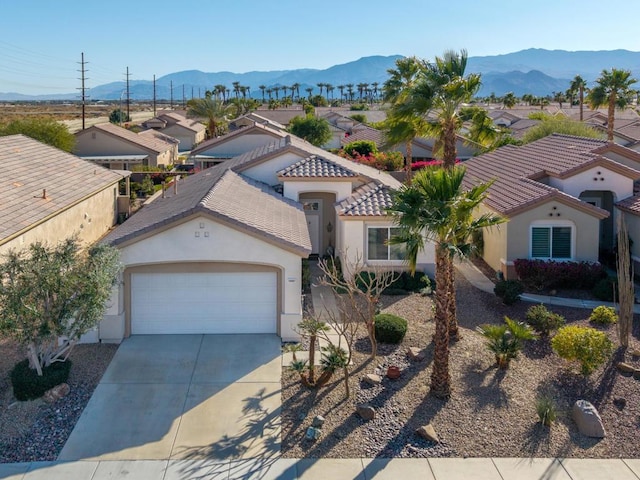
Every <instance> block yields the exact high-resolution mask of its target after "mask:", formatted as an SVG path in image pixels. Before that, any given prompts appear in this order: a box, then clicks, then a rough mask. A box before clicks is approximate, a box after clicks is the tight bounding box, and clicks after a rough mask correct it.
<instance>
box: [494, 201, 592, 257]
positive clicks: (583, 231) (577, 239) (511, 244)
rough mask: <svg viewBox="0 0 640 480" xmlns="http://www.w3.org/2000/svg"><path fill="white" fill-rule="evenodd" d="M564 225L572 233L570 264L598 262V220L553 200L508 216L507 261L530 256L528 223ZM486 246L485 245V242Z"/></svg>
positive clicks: (529, 224) (529, 225)
mask: <svg viewBox="0 0 640 480" xmlns="http://www.w3.org/2000/svg"><path fill="white" fill-rule="evenodd" d="M536 220H540V221H544V222H554V224H555V223H559V222H567V223H571V224H572V225H574V226H575V228H574V230H573V237H574V238H573V242H572V254H573V258H572V260H574V261H590V262H597V261H598V244H599V232H600V220H599V219H597V218H596V217H593V216H591V215H589V214H587V213H585V212H582V211H579V210H576V209H574V208H571V207H569V206H567V205H564V204H562V203H560V202H557V201H551V202H547V203H544V204H542V205H540V206H538V207H536V208H533V209H531V210H527V211H526V212H523V213H521V214H520V215H516V216H514V217H512V218H511V219H510V221H509V223H508V224H507V227H508V237H507V258H506V260H508V261H513V260H515V259H517V258H529V256H530V235H531V234H530V227H531V224H532V222H534V221H536ZM485 244H486V242H485Z"/></svg>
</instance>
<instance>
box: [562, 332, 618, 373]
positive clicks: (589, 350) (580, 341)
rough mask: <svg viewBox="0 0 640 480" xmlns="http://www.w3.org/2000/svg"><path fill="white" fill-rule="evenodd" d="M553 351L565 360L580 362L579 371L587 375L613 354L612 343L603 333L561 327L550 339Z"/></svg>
mask: <svg viewBox="0 0 640 480" xmlns="http://www.w3.org/2000/svg"><path fill="white" fill-rule="evenodd" d="M551 347H552V348H553V350H554V351H555V352H556V353H557V354H558V355H560V356H561V357H562V358H564V359H565V360H569V361H574V360H575V361H578V362H580V371H581V373H582V374H583V375H589V374H590V373H591V372H593V371H594V370H595V369H596V368H598V367H599V366H600V365H602V364H603V363H604V362H606V361H607V359H608V358H609V357H610V356H611V353H612V352H613V343H612V342H611V340H609V337H607V335H606V334H605V333H604V332H600V331H598V330H596V329H595V328H591V327H580V326H576V325H570V326H566V327H562V328H561V329H559V330H558V333H557V334H556V335H555V337H553V338H552V339H551Z"/></svg>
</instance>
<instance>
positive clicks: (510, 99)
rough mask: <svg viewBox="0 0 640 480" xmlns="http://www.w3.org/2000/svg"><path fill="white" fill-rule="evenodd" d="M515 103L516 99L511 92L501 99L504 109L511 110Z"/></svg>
mask: <svg viewBox="0 0 640 480" xmlns="http://www.w3.org/2000/svg"><path fill="white" fill-rule="evenodd" d="M516 102H517V98H516V96H515V95H514V94H513V92H507V93H505V94H504V97H502V106H503V107H504V108H513V107H514V106H515V104H516Z"/></svg>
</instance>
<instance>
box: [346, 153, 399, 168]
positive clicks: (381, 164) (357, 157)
mask: <svg viewBox="0 0 640 480" xmlns="http://www.w3.org/2000/svg"><path fill="white" fill-rule="evenodd" d="M338 155H339V156H341V157H343V158H348V159H349V160H353V161H354V162H358V163H362V164H364V165H369V166H370V167H373V168H377V169H378V170H384V171H386V172H393V171H396V170H402V166H403V165H404V157H403V156H402V154H401V153H400V152H386V153H385V152H373V153H371V154H369V155H361V154H359V153H358V152H353V155H349V154H348V153H347V152H345V151H344V150H340V151H339V152H338Z"/></svg>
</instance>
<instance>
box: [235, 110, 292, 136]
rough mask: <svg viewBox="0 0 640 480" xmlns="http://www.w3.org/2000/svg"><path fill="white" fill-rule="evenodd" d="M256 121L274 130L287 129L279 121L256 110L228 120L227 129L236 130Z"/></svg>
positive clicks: (249, 125) (251, 124)
mask: <svg viewBox="0 0 640 480" xmlns="http://www.w3.org/2000/svg"><path fill="white" fill-rule="evenodd" d="M256 123H259V124H261V125H266V126H267V127H270V128H272V129H274V130H280V131H282V132H284V131H286V130H287V127H285V126H284V125H282V124H281V123H278V122H276V121H274V120H270V119H268V118H267V117H265V116H263V115H259V114H258V113H256V112H249V113H247V114H245V115H242V116H240V117H238V118H235V119H233V120H231V121H230V122H229V130H230V131H232V132H233V131H234V130H238V129H240V128H244V127H251V126H253V125H255V124H256Z"/></svg>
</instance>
